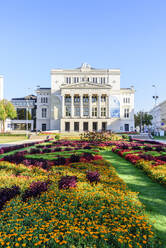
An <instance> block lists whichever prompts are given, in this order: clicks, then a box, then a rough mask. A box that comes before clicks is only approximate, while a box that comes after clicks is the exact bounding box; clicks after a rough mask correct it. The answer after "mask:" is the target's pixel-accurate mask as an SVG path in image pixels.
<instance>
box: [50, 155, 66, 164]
mask: <svg viewBox="0 0 166 248" xmlns="http://www.w3.org/2000/svg"><path fill="white" fill-rule="evenodd" d="M52 162H54V165H64V164H65V163H66V158H64V157H60V156H59V157H58V158H57V159H56V160H53V161H52Z"/></svg>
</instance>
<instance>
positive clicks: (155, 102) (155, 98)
mask: <svg viewBox="0 0 166 248" xmlns="http://www.w3.org/2000/svg"><path fill="white" fill-rule="evenodd" d="M152 87H153V88H154V91H155V94H154V96H153V99H154V134H156V132H157V128H156V113H155V111H156V104H157V100H158V98H159V96H158V95H157V87H156V85H155V84H153V85H152Z"/></svg>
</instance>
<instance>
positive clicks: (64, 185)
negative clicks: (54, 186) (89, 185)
mask: <svg viewBox="0 0 166 248" xmlns="http://www.w3.org/2000/svg"><path fill="white" fill-rule="evenodd" d="M76 185H77V177H76V176H62V177H61V179H60V180H59V183H58V187H59V189H69V188H74V187H76Z"/></svg>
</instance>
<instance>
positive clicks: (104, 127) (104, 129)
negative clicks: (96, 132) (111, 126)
mask: <svg viewBox="0 0 166 248" xmlns="http://www.w3.org/2000/svg"><path fill="white" fill-rule="evenodd" d="M106 129H107V122H102V131H106Z"/></svg>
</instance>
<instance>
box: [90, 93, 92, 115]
mask: <svg viewBox="0 0 166 248" xmlns="http://www.w3.org/2000/svg"><path fill="white" fill-rule="evenodd" d="M89 117H90V118H91V117H92V95H89Z"/></svg>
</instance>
